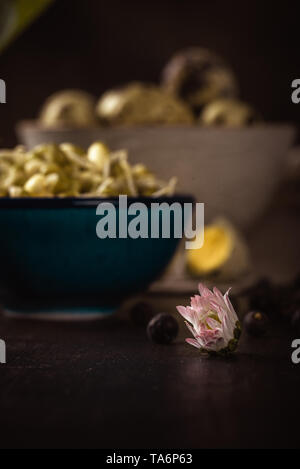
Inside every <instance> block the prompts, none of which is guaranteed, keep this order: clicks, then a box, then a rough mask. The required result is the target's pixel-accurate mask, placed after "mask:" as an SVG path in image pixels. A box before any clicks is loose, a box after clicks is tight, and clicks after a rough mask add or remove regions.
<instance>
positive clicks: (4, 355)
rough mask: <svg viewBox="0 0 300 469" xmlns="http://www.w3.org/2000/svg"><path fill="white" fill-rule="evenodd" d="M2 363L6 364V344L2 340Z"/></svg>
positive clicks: (0, 351)
mask: <svg viewBox="0 0 300 469" xmlns="http://www.w3.org/2000/svg"><path fill="white" fill-rule="evenodd" d="M0 363H2V364H4V363H6V344H5V342H4V340H1V339H0Z"/></svg>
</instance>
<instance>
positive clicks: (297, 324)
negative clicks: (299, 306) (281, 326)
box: [292, 310, 300, 334]
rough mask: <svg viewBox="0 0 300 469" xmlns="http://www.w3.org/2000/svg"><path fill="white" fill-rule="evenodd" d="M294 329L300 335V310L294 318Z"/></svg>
mask: <svg viewBox="0 0 300 469" xmlns="http://www.w3.org/2000/svg"><path fill="white" fill-rule="evenodd" d="M292 327H293V328H294V329H295V331H296V332H297V333H299V334H300V310H298V311H296V312H295V313H294V314H293V316H292Z"/></svg>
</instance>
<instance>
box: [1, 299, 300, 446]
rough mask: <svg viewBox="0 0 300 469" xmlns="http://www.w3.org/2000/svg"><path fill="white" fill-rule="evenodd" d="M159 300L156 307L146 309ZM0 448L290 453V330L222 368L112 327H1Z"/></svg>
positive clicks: (295, 426) (293, 371) (114, 323)
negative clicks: (270, 450)
mask: <svg viewBox="0 0 300 469" xmlns="http://www.w3.org/2000/svg"><path fill="white" fill-rule="evenodd" d="M156 301H158V300H156ZM0 330H1V336H2V337H3V338H5V340H6V342H7V364H6V365H0V382H1V385H0V422H1V429H0V447H13V448H15V447H18V448H19V447H33V448H37V447H43V448H44V447H104V448H114V449H117V448H155V447H157V448H191V447H193V448H205V447H235V448H239V447H263V448H266V447H274V448H277V447H297V446H299V444H300V439H299V422H300V364H299V365H294V364H293V363H292V361H291V351H292V349H291V342H292V339H293V338H295V337H294V335H293V333H292V331H291V330H289V329H288V328H286V327H283V326H280V327H279V326H274V327H272V329H271V330H270V332H269V334H268V335H267V336H266V337H265V338H264V339H254V338H250V337H249V336H247V335H246V334H244V335H243V337H242V340H241V345H240V348H239V351H238V353H237V354H236V356H234V357H233V358H232V359H227V360H226V359H212V358H207V357H201V356H199V354H198V352H197V350H196V349H193V348H191V347H189V346H188V345H186V344H185V343H184V342H183V337H184V336H186V332H185V330H183V331H181V334H180V337H179V339H178V341H177V342H176V343H175V344H173V345H171V346H159V345H154V344H152V343H150V342H149V341H148V340H147V338H146V336H145V332H144V329H143V328H142V329H140V328H139V327H137V326H134V325H132V324H131V323H130V322H129V321H128V320H126V319H122V318H115V319H108V320H106V321H101V322H96V323H89V324H79V323H77V324H75V323H72V324H62V323H61V324H54V323H39V322H29V321H25V322H24V321H20V320H11V319H5V318H1V320H0Z"/></svg>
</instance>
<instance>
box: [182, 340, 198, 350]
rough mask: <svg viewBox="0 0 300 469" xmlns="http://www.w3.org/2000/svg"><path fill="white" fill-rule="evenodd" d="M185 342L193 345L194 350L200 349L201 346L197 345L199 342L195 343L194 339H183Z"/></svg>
mask: <svg viewBox="0 0 300 469" xmlns="http://www.w3.org/2000/svg"><path fill="white" fill-rule="evenodd" d="M185 341H186V342H187V343H188V344H190V345H193V346H194V347H196V348H201V345H200V344H199V342H197V340H196V339H185Z"/></svg>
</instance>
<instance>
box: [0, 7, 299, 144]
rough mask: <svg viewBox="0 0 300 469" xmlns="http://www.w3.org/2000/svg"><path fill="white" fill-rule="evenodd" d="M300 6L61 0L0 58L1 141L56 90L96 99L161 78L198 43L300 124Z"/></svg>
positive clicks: (255, 99)
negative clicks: (298, 92)
mask: <svg viewBox="0 0 300 469" xmlns="http://www.w3.org/2000/svg"><path fill="white" fill-rule="evenodd" d="M298 10H299V9H298ZM298 10H297V9H296V2H295V3H294V2H291V1H285V2H281V1H280V2H272V3H270V4H269V3H268V2H262V1H261V0H254V1H247V2H246V1H216V0H203V1H192V0H184V1H183V0H160V1H153V0H143V1H140V0H127V1H124V0H110V1H109V2H105V1H102V0H85V1H83V0H57V1H56V3H54V5H53V6H52V7H51V8H50V9H49V10H48V11H47V12H46V13H45V14H44V16H43V17H42V18H40V19H39V20H38V21H37V22H36V23H35V24H34V25H33V26H32V27H31V28H30V29H29V30H27V31H26V32H25V34H23V35H22V36H21V37H20V38H19V39H18V40H17V41H16V42H15V43H13V44H12V45H11V46H10V47H9V48H8V49H7V50H6V51H5V53H4V54H3V55H2V56H0V77H1V78H2V79H4V80H6V83H7V104H6V105H1V106H0V123H1V126H0V145H1V146H3V145H12V144H14V143H16V142H15V135H14V124H15V122H16V121H17V120H20V119H24V118H33V117H35V116H36V115H37V112H38V110H39V108H40V106H41V104H42V102H43V101H44V99H45V98H46V97H47V95H49V94H50V93H52V92H54V91H56V90H60V89H62V88H83V89H86V90H88V91H90V92H92V93H94V94H95V95H97V96H98V95H100V94H101V93H102V92H103V91H104V90H105V89H106V88H109V87H113V86H115V85H119V84H121V83H123V82H126V81H130V80H146V81H158V80H159V78H160V73H161V69H162V67H163V66H164V64H165V63H166V61H167V60H168V58H169V57H170V55H171V54H173V53H174V52H175V51H177V50H178V49H180V48H183V47H186V46H191V45H201V46H205V47H208V48H211V49H213V50H214V51H216V52H217V53H219V54H220V55H221V56H223V57H224V58H225V59H227V60H228V61H229V62H230V63H231V65H232V67H233V69H234V71H235V72H236V74H237V76H238V78H239V82H240V88H241V96H242V97H243V98H244V99H245V100H248V101H250V102H251V103H253V104H254V105H255V106H256V107H257V108H258V109H259V110H260V111H261V113H262V114H263V116H264V117H265V119H266V120H273V121H286V120H289V121H295V122H297V121H299V119H300V104H299V105H298V106H297V105H295V104H292V102H291V81H292V80H293V79H294V78H299V77H300V53H299V41H300V33H298V29H299V23H300V16H299V13H298Z"/></svg>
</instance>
